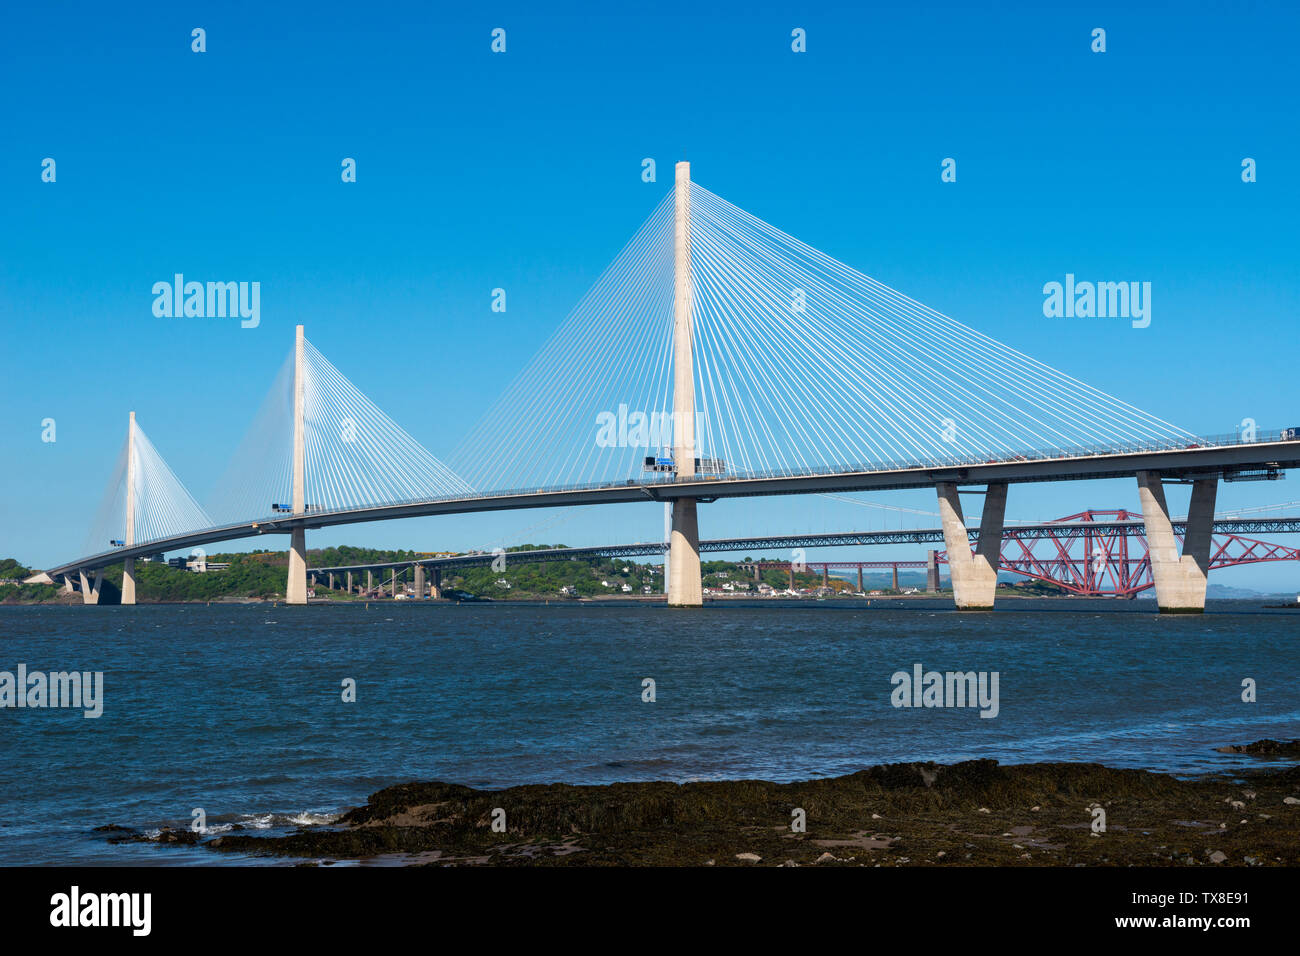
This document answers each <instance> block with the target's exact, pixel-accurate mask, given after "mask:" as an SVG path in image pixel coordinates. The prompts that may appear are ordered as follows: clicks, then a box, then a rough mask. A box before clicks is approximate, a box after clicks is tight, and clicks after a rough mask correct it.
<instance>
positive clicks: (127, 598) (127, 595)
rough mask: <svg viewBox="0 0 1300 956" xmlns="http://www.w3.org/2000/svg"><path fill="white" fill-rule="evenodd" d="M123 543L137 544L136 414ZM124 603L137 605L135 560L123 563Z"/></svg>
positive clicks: (130, 433)
mask: <svg viewBox="0 0 1300 956" xmlns="http://www.w3.org/2000/svg"><path fill="white" fill-rule="evenodd" d="M122 543H123V544H125V545H126V546H127V547H128V548H130V547H132V546H134V544H135V412H131V415H130V418H129V419H128V420H127V426H126V534H125V535H124V536H123V537H122ZM122 603H123V604H134V603H135V558H126V559H124V560H123V561H122Z"/></svg>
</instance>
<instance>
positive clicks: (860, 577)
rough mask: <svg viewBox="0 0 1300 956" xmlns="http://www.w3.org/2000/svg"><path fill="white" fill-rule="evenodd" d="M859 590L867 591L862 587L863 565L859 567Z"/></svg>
mask: <svg viewBox="0 0 1300 956" xmlns="http://www.w3.org/2000/svg"><path fill="white" fill-rule="evenodd" d="M858 590H859V591H865V590H866V588H864V587H863V586H862V565H860V564H859V565H858Z"/></svg>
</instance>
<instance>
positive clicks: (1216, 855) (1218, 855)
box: [1210, 850, 1228, 863]
mask: <svg viewBox="0 0 1300 956" xmlns="http://www.w3.org/2000/svg"><path fill="white" fill-rule="evenodd" d="M1227 858H1228V854H1226V853H1224V852H1223V851H1222V850H1215V851H1214V852H1213V853H1211V854H1210V862H1211V863H1222V862H1223V861H1224V860H1226V859H1227Z"/></svg>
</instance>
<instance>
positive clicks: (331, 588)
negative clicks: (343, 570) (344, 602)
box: [330, 571, 334, 591]
mask: <svg viewBox="0 0 1300 956" xmlns="http://www.w3.org/2000/svg"><path fill="white" fill-rule="evenodd" d="M330 590H331V591H333V590H334V572H333V571H331V572H330Z"/></svg>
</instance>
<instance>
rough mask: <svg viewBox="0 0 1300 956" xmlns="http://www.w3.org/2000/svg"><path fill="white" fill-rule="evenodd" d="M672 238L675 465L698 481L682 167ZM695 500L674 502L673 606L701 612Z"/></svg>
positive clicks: (685, 172)
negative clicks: (699, 609)
mask: <svg viewBox="0 0 1300 956" xmlns="http://www.w3.org/2000/svg"><path fill="white" fill-rule="evenodd" d="M674 192H675V200H676V213H675V217H674V234H673V465H674V470H675V472H676V474H677V477H678V478H693V477H695V454H696V447H695V357H694V353H693V348H694V345H695V288H694V282H693V278H692V276H691V164H690V163H686V162H682V163H678V164H677V182H676V186H675V190H674ZM696 504H697V503H696V501H695V499H694V498H674V499H673V517H672V533H671V536H670V538H669V545H668V575H669V577H668V606H669V607H700V606H701V605H702V604H703V603H704V595H703V589H702V587H701V582H700V529H699V521H698V520H697V517H696Z"/></svg>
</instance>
